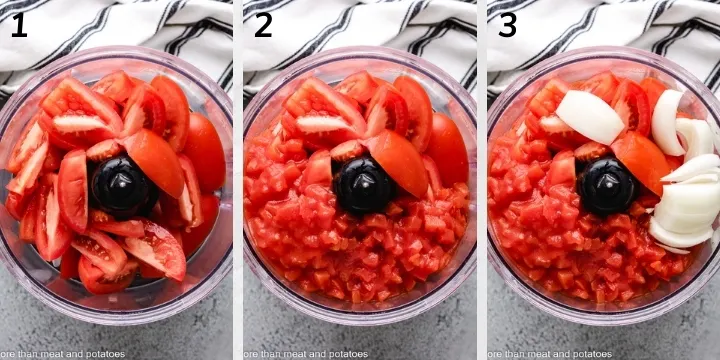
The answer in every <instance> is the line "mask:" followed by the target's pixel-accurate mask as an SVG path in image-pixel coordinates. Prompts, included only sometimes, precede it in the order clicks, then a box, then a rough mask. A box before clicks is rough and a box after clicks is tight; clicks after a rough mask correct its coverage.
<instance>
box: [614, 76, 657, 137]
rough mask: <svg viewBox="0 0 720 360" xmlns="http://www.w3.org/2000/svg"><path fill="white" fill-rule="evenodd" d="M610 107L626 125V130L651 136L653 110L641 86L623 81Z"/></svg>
mask: <svg viewBox="0 0 720 360" xmlns="http://www.w3.org/2000/svg"><path fill="white" fill-rule="evenodd" d="M610 106H612V108H613V109H614V110H615V112H616V113H617V114H618V115H619V116H620V119H621V120H622V121H623V122H624V123H625V129H626V130H631V131H635V132H637V133H639V134H640V135H643V136H648V135H649V134H650V122H651V121H652V109H651V108H650V105H649V102H648V97H647V94H645V92H644V91H643V89H642V88H641V87H640V85H638V84H636V83H635V82H634V81H632V80H630V79H623V80H622V82H620V86H618V88H617V92H616V93H615V97H614V98H613V100H612V102H611V103H610Z"/></svg>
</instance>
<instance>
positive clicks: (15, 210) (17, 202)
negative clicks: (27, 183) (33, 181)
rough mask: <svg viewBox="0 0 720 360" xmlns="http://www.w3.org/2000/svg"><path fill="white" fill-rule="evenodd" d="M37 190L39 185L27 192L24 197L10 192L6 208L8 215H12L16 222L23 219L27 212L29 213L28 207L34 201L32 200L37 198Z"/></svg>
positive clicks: (6, 199)
mask: <svg viewBox="0 0 720 360" xmlns="http://www.w3.org/2000/svg"><path fill="white" fill-rule="evenodd" d="M35 188H37V185H35V186H33V187H32V188H31V189H28V190H26V191H25V193H24V194H22V195H20V194H16V193H14V192H12V191H9V192H8V195H7V198H5V208H6V209H7V211H8V213H10V216H12V217H13V218H14V219H15V220H20V219H22V218H23V216H24V214H25V212H26V211H27V210H26V209H27V207H28V206H29V205H30V203H31V202H32V201H33V200H32V199H33V197H34V196H35Z"/></svg>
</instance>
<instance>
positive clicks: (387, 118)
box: [365, 85, 410, 138]
mask: <svg viewBox="0 0 720 360" xmlns="http://www.w3.org/2000/svg"><path fill="white" fill-rule="evenodd" d="M365 117H366V118H367V131H366V132H365V137H366V138H367V137H373V136H375V135H377V134H379V133H380V131H382V130H383V129H386V128H387V129H390V130H394V131H395V132H396V133H398V135H400V136H405V135H406V134H407V131H408V127H409V122H410V119H409V117H410V113H409V110H408V104H407V102H405V99H404V98H403V97H402V95H400V93H399V92H398V91H397V90H395V88H394V87H391V86H388V85H381V86H380V87H378V89H377V92H375V95H373V97H372V99H371V100H370V104H369V105H368V109H367V111H366V113H365Z"/></svg>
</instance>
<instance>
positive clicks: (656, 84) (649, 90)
mask: <svg viewBox="0 0 720 360" xmlns="http://www.w3.org/2000/svg"><path fill="white" fill-rule="evenodd" d="M640 87H641V88H642V89H643V91H644V92H645V95H647V97H648V107H649V108H650V118H652V114H653V112H654V111H655V105H656V104H657V101H658V99H660V95H662V93H663V92H665V90H667V89H668V88H667V86H665V84H663V83H662V82H661V81H660V80H658V79H655V78H651V77H647V78H644V79H643V80H642V81H641V82H640Z"/></svg>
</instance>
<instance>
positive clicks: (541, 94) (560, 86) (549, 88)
mask: <svg viewBox="0 0 720 360" xmlns="http://www.w3.org/2000/svg"><path fill="white" fill-rule="evenodd" d="M568 90H570V85H568V83H566V82H565V81H562V80H560V79H550V81H548V82H547V84H545V86H544V87H543V88H542V89H540V91H538V93H537V94H535V96H533V97H532V98H530V100H529V101H528V103H527V108H528V110H530V112H531V113H532V114H533V115H535V117H533V118H532V119H535V120H536V121H537V120H539V119H540V118H542V117H545V116H549V115H552V114H553V113H554V112H555V110H557V107H558V105H560V102H561V101H562V99H563V98H564V97H565V94H566V93H567V92H568ZM525 124H526V125H527V127H528V129H529V130H531V131H532V129H534V128H538V126H535V125H534V124H528V121H527V120H526V121H525Z"/></svg>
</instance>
